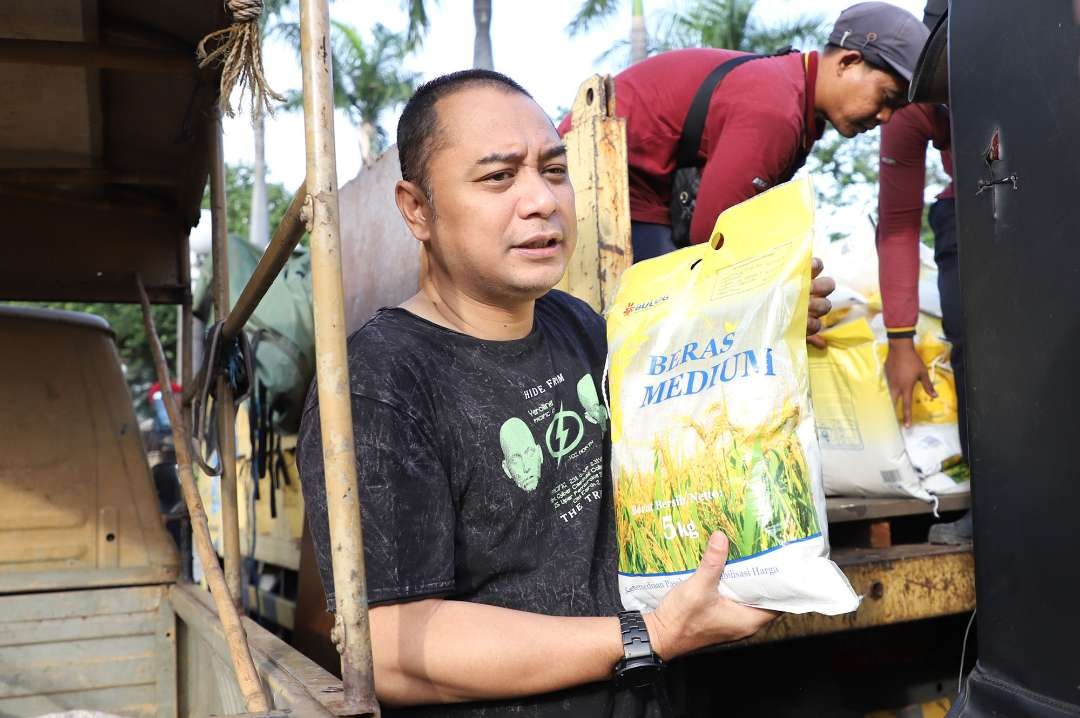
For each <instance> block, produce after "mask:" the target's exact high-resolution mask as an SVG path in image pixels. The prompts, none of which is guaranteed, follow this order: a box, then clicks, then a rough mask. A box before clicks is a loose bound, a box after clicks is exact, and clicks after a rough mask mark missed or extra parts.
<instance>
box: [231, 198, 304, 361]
mask: <svg viewBox="0 0 1080 718" xmlns="http://www.w3.org/2000/svg"><path fill="white" fill-rule="evenodd" d="M306 196H307V188H306V185H303V184H302V185H300V189H298V190H296V194H295V195H293V198H292V201H291V202H290V203H289V207H288V209H286V210H285V215H284V216H283V217H282V218H281V223H280V224H278V226H277V229H275V230H274V237H273V239H271V240H270V244H268V245H266V250H265V251H263V254H262V256H261V257H259V263H258V264H257V265H256V266H255V271H253V272H252V273H251V278H250V279H248V283H247V284H246V285H244V290H243V291H242V292H240V298H239V299H237V300H236V304H234V305H233V308H232V311H231V312H229V316H227V317H225V324H224V326H222V327H221V338H222V339H223V340H226V341H228V340H232V339H234V338H235V337H237V336H238V335H239V334H240V332H241V331H243V329H244V324H246V323H247V320H248V319H250V318H251V314H252V313H253V312H254V311H255V308H256V307H258V306H259V302H261V301H262V298H263V297H264V296H265V295H266V291H267V290H268V289H270V285H271V284H273V283H274V280H275V279H277V276H278V272H280V271H281V268H282V267H284V266H285V262H287V261H289V257H291V256H292V252H293V250H294V249H296V245H297V244H299V243H300V238H301V237H303V236H304V222H303V220H302V219H301V216H300V215H301V214H303V209H304V198H305V197H306Z"/></svg>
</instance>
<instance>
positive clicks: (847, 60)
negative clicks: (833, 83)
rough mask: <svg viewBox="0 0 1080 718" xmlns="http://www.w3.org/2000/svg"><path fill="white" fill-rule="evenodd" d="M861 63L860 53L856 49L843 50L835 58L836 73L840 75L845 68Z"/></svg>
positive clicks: (848, 68)
mask: <svg viewBox="0 0 1080 718" xmlns="http://www.w3.org/2000/svg"><path fill="white" fill-rule="evenodd" d="M862 64H863V56H862V53H861V52H859V51H858V50H844V51H843V52H842V53H840V56H839V57H838V58H836V74H837V75H838V76H839V75H842V74H844V71H845V70H850V69H851V68H853V67H856V66H859V65H862Z"/></svg>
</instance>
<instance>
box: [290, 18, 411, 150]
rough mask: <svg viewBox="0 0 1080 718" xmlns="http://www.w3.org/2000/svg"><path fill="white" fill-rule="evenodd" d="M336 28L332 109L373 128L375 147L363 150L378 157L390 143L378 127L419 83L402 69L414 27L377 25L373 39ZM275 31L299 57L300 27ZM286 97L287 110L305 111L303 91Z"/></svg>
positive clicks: (341, 26) (341, 25)
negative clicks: (400, 30)
mask: <svg viewBox="0 0 1080 718" xmlns="http://www.w3.org/2000/svg"><path fill="white" fill-rule="evenodd" d="M425 17H426V15H425ZM332 26H333V28H332V35H333V36H332V38H331V44H332V56H331V62H332V69H333V79H334V106H335V107H337V108H339V109H343V110H345V112H346V114H347V115H348V116H349V121H350V122H352V123H353V124H354V125H357V126H361V127H363V126H365V125H367V126H370V127H373V128H374V130H375V137H374V138H373V140H374V142H373V146H372V147H371V148H364V149H365V151H367V149H370V150H371V151H372V152H373V153H376V154H377V153H378V152H381V151H382V150H384V149H385V148H386V144H387V139H388V138H387V134H386V130H385V128H383V127H382V125H381V124H380V123H379V117H380V115H382V113H383V112H384V111H386V110H390V109H392V108H394V107H396V106H398V105H400V104H402V103H403V102H405V101H406V100H408V99H409V97H410V96H411V95H412V93H413V90H415V89H416V85H417V82H418V80H419V75H418V74H417V73H414V72H409V71H407V70H405V69H404V68H402V63H403V62H404V60H405V58H406V57H407V56H408V55H409V53H410V52H411V51H412V50H413V49H414V48H415V47H416V45H415V41H414V40H412V39H410V38H411V35H410V33H411V32H412V31H413V30H412V25H411V24H410V30H409V31H407V32H406V33H395V32H392V31H391V30H389V29H388V28H387V27H386V26H385V25H382V24H381V23H376V24H375V27H374V28H372V31H371V39H370V40H365V38H364V37H363V36H362V35H361V34H360V33H358V32H357V31H356V29H355V28H353V27H351V26H349V25H346V24H345V23H341V22H337V21H332ZM274 32H275V34H277V35H278V36H279V37H281V38H283V39H284V40H286V41H287V42H288V43H289V44H291V45H292V46H293V48H294V49H295V50H296V51H297V53H299V51H300V28H299V26H298V25H297V24H295V23H280V24H279V25H277V27H276V28H275V30H274ZM286 98H287V99H286V103H285V109H286V110H290V111H296V110H300V109H302V108H303V103H304V98H303V95H302V94H301V93H300V92H299V91H296V90H293V91H291V92H289V93H287V95H286Z"/></svg>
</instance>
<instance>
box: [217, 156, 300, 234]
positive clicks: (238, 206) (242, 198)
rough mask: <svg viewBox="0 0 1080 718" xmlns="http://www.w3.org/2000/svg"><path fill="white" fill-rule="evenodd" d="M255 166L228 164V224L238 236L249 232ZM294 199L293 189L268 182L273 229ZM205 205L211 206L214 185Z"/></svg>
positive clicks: (267, 197)
mask: <svg viewBox="0 0 1080 718" xmlns="http://www.w3.org/2000/svg"><path fill="white" fill-rule="evenodd" d="M253 174H254V170H253V169H252V167H251V166H250V165H246V164H236V165H226V166H225V225H226V227H227V228H228V231H229V234H231V235H236V236H238V237H245V238H246V237H247V236H248V226H249V225H250V224H251V187H252V183H253ZM291 199H292V194H291V191H290V190H287V189H286V188H285V185H283V184H281V183H279V182H267V183H266V204H267V207H268V208H269V213H270V231H271V232H273V231H274V229H276V228H277V226H278V224H279V223H280V222H281V218H282V216H284V214H285V210H286V209H288V207H289V201H290V200H291ZM202 206H203V209H210V185H209V184H207V186H206V191H205V192H204V193H203V203H202Z"/></svg>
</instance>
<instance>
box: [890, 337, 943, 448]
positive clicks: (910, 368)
mask: <svg viewBox="0 0 1080 718" xmlns="http://www.w3.org/2000/svg"><path fill="white" fill-rule="evenodd" d="M885 378H886V379H887V380H888V382H889V395H890V396H891V397H892V401H893V405H894V406H895V405H896V401H897V399H900V400H902V401H903V408H904V426H905V427H910V426H911V395H912V393H913V392H914V391H915V384H916V382H921V383H922V385H923V389H925V390H926V393H927V394H929V395H930V396H932V397H933V398H935V399H936V398H937V391H935V390H934V383H933V382H932V381H930V372H929V371H928V370H927V368H926V365H925V364H923V360H922V357H920V356H919V353H918V352H916V351H915V340H914V339H910V338H904V339H890V340H889V354H888V356H887V357H886V358H885Z"/></svg>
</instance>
